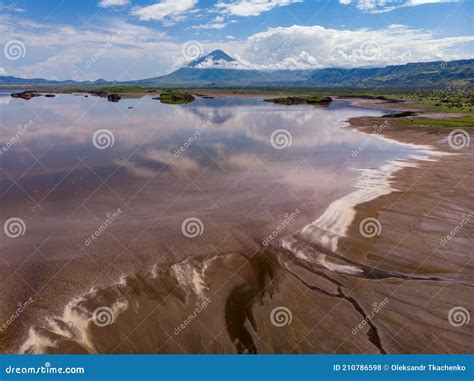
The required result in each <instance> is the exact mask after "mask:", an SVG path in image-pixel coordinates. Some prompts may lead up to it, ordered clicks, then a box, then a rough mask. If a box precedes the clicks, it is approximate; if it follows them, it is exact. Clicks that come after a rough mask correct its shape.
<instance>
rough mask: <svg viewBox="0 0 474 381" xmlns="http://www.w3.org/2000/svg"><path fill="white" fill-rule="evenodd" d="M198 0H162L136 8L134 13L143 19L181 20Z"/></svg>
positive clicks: (169, 21)
mask: <svg viewBox="0 0 474 381" xmlns="http://www.w3.org/2000/svg"><path fill="white" fill-rule="evenodd" d="M197 2H198V0H162V1H160V2H159V3H156V4H153V5H149V6H147V7H137V8H134V9H133V11H132V14H133V15H134V16H137V17H138V18H139V19H140V20H143V21H151V20H154V21H166V22H168V23H171V22H172V21H177V20H181V19H182V18H183V15H184V13H185V12H187V11H189V10H191V9H192V8H193V7H194V6H195V5H196V3H197Z"/></svg>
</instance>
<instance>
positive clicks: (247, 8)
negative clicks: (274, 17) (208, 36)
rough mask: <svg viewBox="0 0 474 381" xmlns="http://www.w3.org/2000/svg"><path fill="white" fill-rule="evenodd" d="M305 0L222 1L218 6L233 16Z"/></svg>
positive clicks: (251, 13)
mask: <svg viewBox="0 0 474 381" xmlns="http://www.w3.org/2000/svg"><path fill="white" fill-rule="evenodd" d="M302 1H303V0H237V1H234V2H232V3H224V2H220V3H217V4H216V7H217V8H218V9H220V10H221V11H222V12H224V13H225V14H229V15H233V16H242V17H245V16H258V15H259V14H261V13H263V12H268V11H270V10H272V9H273V8H276V7H283V6H286V5H290V4H294V3H301V2H302Z"/></svg>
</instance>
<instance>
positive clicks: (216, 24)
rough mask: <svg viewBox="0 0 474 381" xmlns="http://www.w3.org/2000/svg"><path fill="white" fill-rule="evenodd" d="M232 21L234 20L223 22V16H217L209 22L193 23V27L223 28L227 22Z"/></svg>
mask: <svg viewBox="0 0 474 381" xmlns="http://www.w3.org/2000/svg"><path fill="white" fill-rule="evenodd" d="M233 22H235V21H234V20H232V21H229V22H224V17H222V16H217V17H216V18H215V19H214V20H213V21H211V22H209V23H206V24H199V25H194V26H193V29H223V28H225V27H226V26H227V25H228V24H229V23H233Z"/></svg>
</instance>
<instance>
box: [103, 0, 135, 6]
mask: <svg viewBox="0 0 474 381" xmlns="http://www.w3.org/2000/svg"><path fill="white" fill-rule="evenodd" d="M128 3H130V0H100V2H99V7H102V8H108V7H119V6H123V5H127V4H128Z"/></svg>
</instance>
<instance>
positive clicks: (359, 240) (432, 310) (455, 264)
mask: <svg viewBox="0 0 474 381" xmlns="http://www.w3.org/2000/svg"><path fill="white" fill-rule="evenodd" d="M361 103H363V104H364V106H367V105H368V104H374V105H375V106H376V107H384V106H387V107H389V108H391V109H393V108H394V107H392V106H395V107H397V105H393V104H389V103H383V104H381V103H380V102H376V101H372V102H370V101H367V100H363V101H362V102H361ZM402 107H403V109H407V107H406V105H403V106H402ZM451 116H452V115H451V114H437V118H439V119H443V118H447V117H451ZM387 120H388V123H387V124H384V125H383V126H384V127H383V128H382V129H381V128H379V127H380V125H381V124H382V123H384V121H387ZM390 122H391V120H390V118H372V117H362V118H353V119H350V120H349V125H350V127H351V128H355V129H357V130H359V131H362V132H365V133H368V134H371V133H375V134H380V135H381V136H384V137H386V138H389V139H394V140H397V141H400V142H403V143H408V144H423V145H429V146H430V147H432V148H433V149H435V150H436V151H438V152H441V153H442V154H441V155H440V156H438V157H437V158H435V159H434V160H428V161H426V160H423V161H420V160H415V161H414V162H413V165H411V166H407V167H404V168H401V169H399V170H398V171H396V172H395V173H394V174H393V176H392V178H391V184H393V187H394V188H395V189H396V190H394V191H392V192H391V193H389V194H387V195H383V196H380V197H378V198H376V199H374V200H372V201H369V202H366V203H361V204H359V205H357V206H356V208H355V218H354V220H353V222H352V223H351V226H350V227H349V231H348V236H347V237H345V238H342V239H341V247H343V248H344V250H346V253H347V255H349V256H351V257H352V258H353V259H356V260H357V261H359V262H362V263H364V264H366V265H368V266H373V267H376V268H379V269H383V270H386V271H396V272H400V273H404V274H409V275H410V276H411V275H416V276H431V277H440V278H443V279H445V281H442V282H434V281H431V280H426V281H418V282H416V284H415V282H403V283H397V284H395V283H393V282H383V283H385V284H384V286H383V287H380V285H377V286H376V287H373V288H371V289H370V291H368V290H367V288H364V286H361V287H359V286H356V287H354V290H353V293H354V295H355V296H361V295H365V293H366V292H370V293H372V294H374V295H376V296H374V298H382V299H383V298H384V297H386V298H388V299H389V300H394V299H395V300H396V303H397V304H399V305H398V306H397V308H396V310H397V313H398V314H400V318H399V319H398V320H391V321H390V323H389V324H388V323H387V321H382V322H381V325H382V327H383V326H385V327H390V329H389V332H391V333H390V334H386V333H384V332H386V330H384V329H382V330H381V332H382V333H381V336H382V341H383V342H384V345H385V348H386V350H387V351H388V352H389V353H391V352H392V353H417V351H419V348H420V347H419V346H417V343H411V342H409V341H407V342H408V343H410V347H406V346H405V345H400V341H401V340H400V339H399V338H398V337H397V335H400V336H402V337H405V336H406V335H409V334H412V335H425V336H426V337H429V336H430V335H431V332H432V331H433V330H435V331H436V330H437V331H438V332H441V333H440V334H439V336H443V335H444V336H445V340H451V341H452V345H450V352H452V353H462V352H465V353H471V352H472V348H469V345H468V344H467V342H469V340H466V337H471V340H472V338H473V337H474V332H473V329H472V328H470V327H469V326H468V325H466V326H462V327H457V328H453V327H452V325H450V324H449V323H448V314H449V311H451V310H452V309H453V308H456V307H462V308H467V309H469V306H470V304H471V302H470V301H469V300H470V299H469V298H470V295H472V287H473V286H474V276H473V274H474V264H473V263H472V258H470V257H469V256H468V253H469V252H470V238H469V237H472V235H473V233H474V226H473V224H472V221H471V217H472V215H473V205H472V195H471V194H470V189H472V187H473V185H474V178H473V172H472V168H473V167H474V165H473V164H474V160H473V149H472V146H469V145H467V146H466V147H465V148H463V149H460V150H454V149H452V148H451V147H450V146H449V145H448V143H447V138H448V135H449V133H450V132H451V131H453V130H454V129H452V128H446V127H431V126H430V127H426V126H425V127H421V126H399V125H393V124H392V123H390ZM471 136H472V135H471ZM367 218H369V219H375V220H376V221H378V224H379V226H378V228H377V229H378V233H379V234H375V235H374V236H370V237H364V236H363V234H362V232H363V226H364V220H365V219H367ZM427 227H429V229H428V228H427ZM453 232H454V233H453ZM401 295H403V297H402V298H400V296H401ZM413 301H416V302H413ZM392 306H394V304H392ZM402 315H404V316H403V318H401V316H402ZM420 316H423V321H418V323H417V324H413V322H412V319H419V317H420ZM387 320H388V319H387ZM435 327H436V328H435ZM407 328H409V330H410V332H408V333H407V332H405V331H406V329H407ZM450 331H451V333H450ZM394 333H395V334H394ZM439 336H438V337H439ZM448 337H449V339H448ZM441 341H443V340H432V342H429V341H427V342H426V348H423V349H424V350H426V351H427V352H428V353H442V352H443V351H446V345H445V344H443V343H442V342H441Z"/></svg>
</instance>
